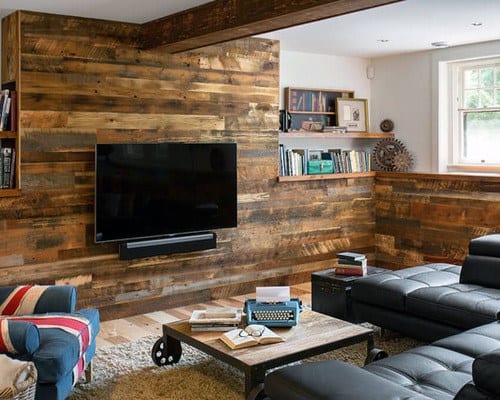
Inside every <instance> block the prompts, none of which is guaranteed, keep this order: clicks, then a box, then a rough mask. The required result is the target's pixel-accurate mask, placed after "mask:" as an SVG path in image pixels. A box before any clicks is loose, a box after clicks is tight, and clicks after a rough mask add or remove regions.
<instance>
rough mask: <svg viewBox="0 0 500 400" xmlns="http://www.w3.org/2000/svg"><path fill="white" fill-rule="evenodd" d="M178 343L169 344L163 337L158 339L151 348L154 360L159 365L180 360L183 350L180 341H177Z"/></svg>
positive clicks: (170, 363)
mask: <svg viewBox="0 0 500 400" xmlns="http://www.w3.org/2000/svg"><path fill="white" fill-rule="evenodd" d="M177 344H178V346H167V343H166V342H165V340H164V339H163V338H160V339H158V340H157V341H156V343H155V344H154V345H153V348H152V349H151V358H152V359H153V362H154V363H155V364H156V365H158V366H159V367H163V366H164V365H172V364H175V363H177V362H179V360H180V358H181V353H182V350H181V347H180V343H179V342H177Z"/></svg>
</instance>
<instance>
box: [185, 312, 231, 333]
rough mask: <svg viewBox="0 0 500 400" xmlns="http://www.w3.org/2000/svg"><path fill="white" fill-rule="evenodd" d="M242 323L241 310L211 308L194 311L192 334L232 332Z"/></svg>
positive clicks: (191, 322)
mask: <svg viewBox="0 0 500 400" xmlns="http://www.w3.org/2000/svg"><path fill="white" fill-rule="evenodd" d="M240 323H241V310H238V309H236V308H209V309H207V310H194V311H193V312H192V314H191V318H190V319H189V325H190V327H191V331H192V332H203V331H230V330H232V329H235V328H238V326H239V325H240Z"/></svg>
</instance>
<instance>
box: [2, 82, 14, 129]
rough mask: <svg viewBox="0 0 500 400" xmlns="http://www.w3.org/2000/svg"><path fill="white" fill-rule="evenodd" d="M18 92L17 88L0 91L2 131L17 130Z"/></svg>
mask: <svg viewBox="0 0 500 400" xmlns="http://www.w3.org/2000/svg"><path fill="white" fill-rule="evenodd" d="M16 98H17V93H16V91H15V90H9V89H4V90H2V91H0V131H14V130H15V119H16V116H15V111H16V107H15V104H16Z"/></svg>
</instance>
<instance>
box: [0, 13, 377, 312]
mask: <svg viewBox="0 0 500 400" xmlns="http://www.w3.org/2000/svg"><path fill="white" fill-rule="evenodd" d="M19 17H20V21H21V76H20V80H21V87H22V91H21V93H20V95H21V100H22V103H21V104H22V107H21V110H20V118H21V141H22V154H21V185H22V195H21V196H20V197H17V198H0V231H1V235H0V282H2V285H13V284H22V283H37V284H52V283H71V284H75V285H77V286H78V288H79V298H78V306H79V307H98V308H99V309H100V310H101V315H102V318H103V319H109V318H117V317H122V316H126V315H133V314H137V313H143V312H146V311H149V310H157V309H164V308H171V307H174V306H178V305H184V304H187V303H191V302H199V301H204V300H208V299H212V298H220V297H227V296H231V295H236V294H241V293H247V292H251V291H252V290H254V288H255V286H256V285H262V284H294V283H299V282H304V281H307V280H308V279H309V277H310V273H311V272H312V271H316V270H321V269H325V268H329V267H331V266H332V261H333V258H334V256H335V253H336V252H337V251H340V250H345V249H350V250H359V251H363V252H366V253H368V254H369V256H370V257H371V259H373V258H374V250H375V247H374V233H375V216H374V210H375V204H374V199H373V185H374V179H373V178H363V179H342V180H336V181H328V182H326V181H325V182H296V183H286V184H283V183H281V184H278V183H277V181H276V176H277V171H278V157H277V154H278V132H277V127H278V90H279V44H278V43H277V42H273V41H269V40H260V39H242V40H238V41H234V42H229V43H226V44H221V45H218V46H213V47H207V48H203V49H201V50H199V51H192V52H187V53H182V54H179V55H169V54H167V53H166V52H165V51H164V50H161V49H157V50H148V51H143V50H138V49H137V48H136V46H135V40H136V38H137V26H136V25H132V24H123V23H115V22H105V21H96V20H89V19H82V18H73V17H63V16H55V15H47V14H39V13H28V12H20V14H19ZM181 140H182V141H193V142H197V141H199V142H207V141H230V142H236V143H237V144H238V221H239V222H238V228H236V229H226V230H220V231H217V234H218V238H219V240H218V247H217V249H214V250H209V251H202V252H194V253H185V254H177V255H170V256H163V257H152V258H145V259H139V260H131V261H121V260H119V259H118V254H117V253H118V251H117V249H118V246H117V244H99V245H96V244H94V243H93V240H94V238H93V202H94V145H95V144H96V143H105V142H159V141H181Z"/></svg>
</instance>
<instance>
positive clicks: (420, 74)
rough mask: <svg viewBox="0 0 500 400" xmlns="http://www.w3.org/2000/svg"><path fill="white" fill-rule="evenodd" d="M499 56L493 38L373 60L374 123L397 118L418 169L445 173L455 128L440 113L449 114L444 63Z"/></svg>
mask: <svg viewBox="0 0 500 400" xmlns="http://www.w3.org/2000/svg"><path fill="white" fill-rule="evenodd" d="M498 54H500V41H492V42H485V43H478V44H473V45H465V46H456V47H450V48H446V49H438V50H433V51H426V52H419V53H412V54H403V55H399V56H392V57H385V58H378V59H374V60H372V65H373V67H374V69H375V78H374V79H373V80H372V81H371V83H372V86H371V119H372V127H373V126H374V125H376V123H377V121H381V120H382V119H384V118H390V119H392V120H393V121H394V125H395V128H394V132H395V134H396V138H398V139H401V140H402V141H403V143H404V144H405V145H406V147H407V149H408V150H409V151H410V152H411V153H412V154H414V156H415V161H416V165H415V168H414V170H416V171H421V172H445V171H446V161H447V160H446V159H445V158H446V156H447V139H446V138H447V137H448V133H449V132H447V131H445V130H447V129H448V127H447V125H446V124H444V125H443V124H438V118H439V115H441V116H443V113H442V112H441V114H440V110H439V105H440V103H443V102H442V97H443V96H445V95H446V93H442V94H441V100H440V98H439V78H438V74H439V70H440V69H441V70H442V68H440V66H442V64H443V63H444V62H448V61H457V60H463V59H467V58H480V57H487V56H492V55H498ZM442 78H443V77H442ZM444 78H446V77H444ZM444 118H446V116H445V117H444ZM439 129H441V132H438V131H439ZM438 134H439V135H438Z"/></svg>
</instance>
